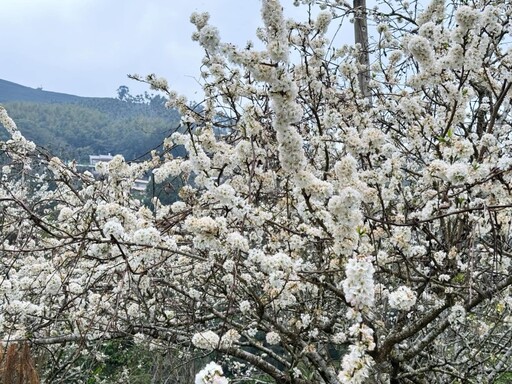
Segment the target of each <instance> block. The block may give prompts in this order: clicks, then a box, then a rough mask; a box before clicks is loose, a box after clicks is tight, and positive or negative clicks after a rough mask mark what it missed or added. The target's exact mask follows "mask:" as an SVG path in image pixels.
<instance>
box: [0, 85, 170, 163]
mask: <svg viewBox="0 0 512 384" xmlns="http://www.w3.org/2000/svg"><path fill="white" fill-rule="evenodd" d="M119 90H120V91H119V96H120V98H119V99H114V98H88V97H78V96H73V95H66V94H61V93H55V92H47V91H43V90H39V89H32V88H28V87H23V86H20V85H18V84H14V83H11V82H7V81H3V80H0V102H2V104H3V105H4V106H5V108H6V109H7V110H8V111H9V113H10V114H11V116H13V117H14V118H15V119H16V122H17V124H18V127H19V129H20V131H21V132H22V133H23V134H24V135H25V136H26V137H27V138H28V139H30V140H32V141H34V142H35V143H36V144H37V145H40V146H42V147H45V148H46V149H48V150H49V151H50V152H52V153H53V154H55V155H57V156H59V157H61V158H63V159H67V160H70V159H77V160H78V161H81V162H82V161H88V156H89V155H92V154H100V153H101V154H106V153H112V154H122V155H123V156H124V157H125V158H126V159H127V160H132V159H135V158H138V157H140V156H143V155H144V154H145V153H147V151H148V150H150V149H152V148H154V147H155V146H158V145H159V144H160V143H161V142H162V140H163V138H165V137H166V136H168V135H169V134H170V133H171V132H172V131H173V130H174V129H175V128H176V127H177V126H178V123H179V114H178V113H177V112H176V111H175V110H168V109H166V108H165V106H164V102H165V100H164V98H162V97H161V96H158V95H157V96H155V95H150V94H145V95H137V96H132V95H130V94H129V89H128V88H127V87H126V86H121V87H120V88H119Z"/></svg>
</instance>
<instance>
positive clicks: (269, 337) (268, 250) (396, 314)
mask: <svg viewBox="0 0 512 384" xmlns="http://www.w3.org/2000/svg"><path fill="white" fill-rule="evenodd" d="M296 3H304V4H298V5H301V6H304V7H305V9H306V10H307V11H308V12H305V15H306V16H307V20H306V21H301V22H299V21H293V20H286V19H285V18H284V16H283V11H282V8H281V5H280V3H279V2H278V1H277V0H263V1H262V19H263V24H264V26H263V27H262V28H261V29H259V30H258V31H257V36H258V38H259V40H260V41H261V42H262V43H263V46H264V47H263V49H261V50H258V49H255V48H254V46H253V45H252V44H248V45H247V47H243V48H239V47H235V46H233V45H231V44H226V43H223V42H221V40H220V38H219V33H218V30H217V29H216V28H215V27H213V26H212V25H210V24H209V23H208V15H207V14H206V13H195V14H193V15H192V17H191V21H192V23H194V25H195V26H196V27H197V32H195V34H194V35H193V39H194V40H196V41H198V42H199V44H200V45H201V46H202V47H203V48H204V51H205V56H204V60H203V66H202V68H201V76H202V83H203V89H204V93H205V99H204V101H203V102H202V104H201V108H197V107H192V106H191V104H189V102H188V101H187V100H186V99H185V98H184V97H181V96H178V95H177V94H176V93H175V92H173V91H171V90H170V89H169V88H168V85H167V83H166V81H165V80H163V79H161V78H158V77H157V76H155V75H150V76H147V77H146V78H141V77H138V76H134V77H136V78H138V79H140V80H142V81H146V82H147V83H149V84H150V85H151V87H152V88H153V89H157V90H161V91H163V92H165V93H166V94H167V96H168V98H169V101H168V105H169V107H175V108H178V109H179V111H180V113H181V115H182V129H181V130H180V132H176V133H174V134H173V135H172V136H170V137H169V138H168V139H167V140H166V141H165V143H164V147H163V148H164V149H163V150H162V151H160V152H156V151H155V152H153V154H152V158H151V159H150V160H148V161H145V162H142V163H127V162H125V161H124V159H123V158H121V157H120V156H116V157H115V158H114V159H113V160H112V161H111V162H110V163H108V164H99V165H98V172H100V173H101V174H102V175H103V177H102V178H101V179H94V177H93V176H92V175H91V174H89V173H87V172H86V173H78V172H77V171H76V169H74V168H73V166H72V165H66V164H64V163H62V162H61V161H60V160H59V159H57V158H51V157H49V156H47V155H46V154H44V153H43V152H42V151H40V150H38V149H36V148H35V145H34V144H33V143H31V142H29V141H27V140H25V139H24V138H23V136H22V135H21V134H20V133H19V131H18V130H17V129H16V126H15V124H14V123H13V122H12V120H10V119H9V117H8V115H7V113H6V111H5V110H3V109H2V110H0V112H1V114H0V116H1V122H2V124H3V125H4V127H5V128H6V130H7V132H8V133H9V135H10V137H9V139H8V140H6V141H4V142H2V143H1V146H0V149H1V151H2V156H3V159H4V163H5V164H6V165H4V166H3V168H2V179H1V184H0V210H1V212H2V214H1V216H0V220H1V236H2V238H1V251H0V252H1V255H2V257H1V259H0V268H1V270H2V274H1V278H0V291H1V297H0V302H1V308H2V310H1V311H0V332H1V334H2V335H3V336H2V338H3V340H4V341H6V342H14V341H23V342H25V341H28V342H30V343H32V344H33V346H34V347H35V348H37V347H38V346H39V347H44V348H46V349H48V350H50V351H53V355H52V358H51V359H50V360H49V363H48V364H47V365H48V366H50V367H54V368H53V369H48V371H47V372H43V373H44V374H45V375H46V377H50V378H51V380H53V382H56V381H58V379H59V377H61V376H59V375H60V374H61V372H63V371H64V370H67V374H68V375H69V374H70V372H77V371H78V369H79V368H76V367H77V364H78V363H79V362H80V360H79V357H80V355H81V354H83V353H84V351H87V350H88V349H89V348H92V346H94V345H97V343H101V342H103V341H105V340H109V339H114V338H122V337H130V338H133V340H134V341H135V342H140V343H148V344H149V345H150V346H151V347H152V348H157V349H159V348H161V349H169V348H177V349H178V350H180V351H181V352H180V353H181V354H182V356H183V357H191V358H193V357H194V356H199V355H201V356H205V355H208V354H210V353H213V354H212V355H211V359H210V360H216V359H217V362H219V360H218V359H224V360H222V361H223V362H224V363H225V364H224V372H228V371H229V372H230V373H231V374H232V375H233V377H236V379H235V382H251V380H257V379H262V378H263V377H266V378H270V379H272V380H273V381H275V382H278V383H297V384H306V383H328V384H338V383H366V382H369V383H371V382H374V383H388V382H390V383H426V382H436V383H462V382H464V383H487V382H493V381H496V380H499V379H500V377H501V378H502V377H503V375H506V374H507V372H509V371H511V370H512V328H511V326H510V325H511V321H512V317H511V310H512V297H511V284H512V273H511V257H512V243H511V240H510V239H511V233H510V231H511V219H512V195H511V181H512V155H511V150H512V126H511V121H510V118H509V110H510V98H511V96H512V93H511V92H510V88H511V86H512V50H511V49H510V47H509V45H508V44H509V43H510V34H511V32H512V25H511V20H512V7H511V6H510V5H509V4H507V3H506V2H504V1H501V0H488V1H479V0H474V1H463V0H460V1H459V0H452V1H448V0H447V1H443V0H433V1H432V2H431V3H430V4H426V5H425V9H421V8H422V7H421V4H418V3H412V4H409V3H408V2H406V1H391V0H390V1H389V3H385V4H383V5H382V6H381V7H380V8H378V9H375V10H372V11H369V17H370V21H371V20H375V21H376V23H377V27H376V34H375V35H374V37H373V40H372V42H371V44H369V47H370V49H371V54H370V64H371V66H370V68H366V67H365V65H364V60H360V58H361V54H362V53H361V50H360V48H361V45H357V46H355V47H350V46H342V45H340V43H339V42H338V41H337V39H336V30H337V28H338V27H339V24H340V22H341V21H342V20H344V19H345V18H346V17H353V16H354V15H353V12H352V9H351V7H350V6H349V5H348V4H347V3H345V2H342V1H334V0H322V1H306V0H303V1H296ZM316 6H319V8H318V9H317V8H315V7H316ZM356 16H357V15H356ZM370 24H371V22H370ZM366 71H369V72H368V73H369V80H370V81H369V82H368V84H366V87H367V89H366V88H365V89H364V92H363V91H361V87H360V84H359V82H358V79H361V78H365V76H359V75H360V74H361V73H366ZM219 131H221V132H223V133H222V134H221V135H219V134H215V132H219ZM177 145H182V146H184V147H185V148H186V150H187V156H186V157H184V158H173V157H172V156H171V154H170V150H171V149H172V148H173V146H177ZM148 171H152V172H153V175H154V180H155V182H156V183H162V182H165V181H166V180H168V179H169V178H170V177H172V178H180V179H181V180H182V183H183V185H184V186H183V187H182V188H181V190H180V201H178V202H176V203H173V204H171V205H164V204H161V203H160V202H159V201H158V199H156V198H155V199H154V200H153V204H152V207H151V209H150V208H148V207H146V206H143V205H141V203H140V202H139V201H138V200H137V199H136V198H134V197H133V196H132V194H131V193H130V187H131V185H132V183H133V181H134V180H135V179H136V178H138V177H140V176H141V175H142V174H143V173H144V172H148ZM63 348H64V349H66V351H67V353H66V354H62V353H61V354H57V353H55V351H57V350H59V349H63ZM91 350H94V349H91ZM62 356H64V357H62ZM73 359H75V360H73ZM73 362H75V363H73ZM73 370H75V371H73ZM222 372H223V370H222V369H221V368H220V366H218V365H216V364H214V363H211V364H209V365H208V366H207V367H206V368H205V369H204V370H202V371H201V372H200V374H199V375H198V376H197V378H196V382H199V383H210V382H226V379H224V378H223V376H222ZM258 382H262V381H258ZM265 382H267V381H265Z"/></svg>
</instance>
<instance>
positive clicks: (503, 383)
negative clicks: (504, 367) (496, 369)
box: [494, 372, 512, 384]
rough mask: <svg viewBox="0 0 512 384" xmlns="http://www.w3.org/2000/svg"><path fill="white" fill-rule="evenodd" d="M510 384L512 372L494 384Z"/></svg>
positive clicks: (503, 375)
mask: <svg viewBox="0 0 512 384" xmlns="http://www.w3.org/2000/svg"><path fill="white" fill-rule="evenodd" d="M510 383H512V372H505V373H504V374H502V375H501V376H500V377H499V378H498V379H497V380H496V381H495V382H494V384H510Z"/></svg>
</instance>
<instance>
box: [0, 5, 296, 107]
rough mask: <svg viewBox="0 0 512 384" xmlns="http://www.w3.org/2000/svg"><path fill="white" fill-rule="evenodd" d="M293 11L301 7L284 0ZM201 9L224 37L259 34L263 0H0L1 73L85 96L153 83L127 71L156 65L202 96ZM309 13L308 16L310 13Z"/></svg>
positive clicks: (181, 88)
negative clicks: (197, 33)
mask: <svg viewBox="0 0 512 384" xmlns="http://www.w3.org/2000/svg"><path fill="white" fill-rule="evenodd" d="M282 3H283V5H285V11H286V14H287V15H295V16H296V15H297V14H298V9H296V8H295V7H293V6H292V5H291V4H292V3H293V1H292V0H283V1H282ZM194 11H208V12H209V13H210V15H211V18H210V22H211V23H212V24H213V25H215V26H217V27H218V28H219V30H220V34H221V38H222V40H223V41H226V42H232V43H235V44H238V45H244V44H245V43H246V42H247V40H250V39H252V40H255V38H254V36H255V30H256V28H257V27H258V26H260V25H261V24H262V23H261V21H260V0H0V52H1V59H0V79H4V80H8V81H13V82H16V83H19V84H22V85H26V86H29V87H32V88H36V87H43V89H45V90H48V91H55V92H63V93H70V94H75V95H80V96H99V97H115V96H116V90H117V88H118V87H119V86H120V85H127V86H128V87H129V88H130V92H131V93H132V94H138V93H142V92H144V91H145V90H148V87H147V86H146V85H144V84H139V83H137V82H135V81H133V80H130V79H128V78H127V74H132V73H138V74H141V75H146V74H149V73H156V74H157V75H158V76H163V77H165V78H167V80H168V81H169V83H170V84H171V86H172V88H173V89H175V90H176V91H178V92H179V93H182V94H185V95H187V96H188V97H189V98H194V94H195V92H197V91H198V90H199V86H198V85H197V82H196V80H195V78H197V76H198V74H199V66H200V62H201V58H202V50H201V49H200V48H199V46H198V45H197V43H195V42H193V41H192V40H191V38H190V36H191V34H192V32H193V31H194V26H193V25H192V24H190V22H189V17H190V14H191V13H192V12H194ZM304 17H305V16H304Z"/></svg>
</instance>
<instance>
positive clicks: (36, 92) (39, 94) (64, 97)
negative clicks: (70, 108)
mask: <svg viewBox="0 0 512 384" xmlns="http://www.w3.org/2000/svg"><path fill="white" fill-rule="evenodd" d="M83 99H88V98H87V97H80V96H75V95H68V94H66V93H59V92H51V91H44V90H42V89H35V88H30V87H26V86H24V85H20V84H17V83H13V82H11V81H7V80H2V79H0V103H2V102H12V101H31V102H37V103H69V104H71V103H77V102H80V100H83Z"/></svg>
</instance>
